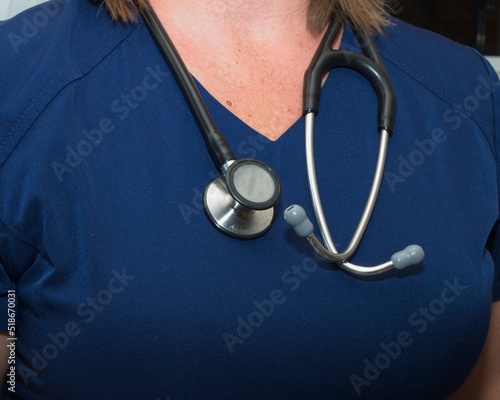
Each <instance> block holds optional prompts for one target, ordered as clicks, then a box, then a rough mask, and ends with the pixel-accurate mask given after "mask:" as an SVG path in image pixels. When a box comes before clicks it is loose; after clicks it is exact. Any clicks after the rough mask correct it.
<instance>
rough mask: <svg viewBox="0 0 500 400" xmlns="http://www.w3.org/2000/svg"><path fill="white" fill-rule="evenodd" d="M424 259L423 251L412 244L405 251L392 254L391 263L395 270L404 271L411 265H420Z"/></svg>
mask: <svg viewBox="0 0 500 400" xmlns="http://www.w3.org/2000/svg"><path fill="white" fill-rule="evenodd" d="M424 257H425V253H424V249H422V247H420V246H419V245H417V244H412V245H410V246H408V247H407V248H406V249H404V250H401V251H398V252H397V253H394V254H393V255H392V257H391V261H392V263H393V264H394V268H396V269H404V268H406V267H409V266H411V265H417V264H420V263H421V262H422V261H423V259H424Z"/></svg>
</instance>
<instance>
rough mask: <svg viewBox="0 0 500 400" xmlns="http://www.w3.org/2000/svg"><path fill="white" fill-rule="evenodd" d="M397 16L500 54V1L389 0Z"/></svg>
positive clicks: (478, 47) (482, 49)
mask: <svg viewBox="0 0 500 400" xmlns="http://www.w3.org/2000/svg"><path fill="white" fill-rule="evenodd" d="M389 4H390V5H391V7H392V9H393V10H394V13H393V14H394V15H395V16H396V17H398V18H401V19H403V20H405V21H408V22H410V23H412V24H414V25H417V26H420V27H423V28H426V29H429V30H432V31H435V32H438V33H440V34H442V35H444V36H447V37H449V38H451V39H453V40H455V41H457V42H460V43H463V44H466V45H469V46H472V47H475V48H476V49H478V50H479V51H480V52H481V53H483V54H485V55H500V27H499V26H500V0H389Z"/></svg>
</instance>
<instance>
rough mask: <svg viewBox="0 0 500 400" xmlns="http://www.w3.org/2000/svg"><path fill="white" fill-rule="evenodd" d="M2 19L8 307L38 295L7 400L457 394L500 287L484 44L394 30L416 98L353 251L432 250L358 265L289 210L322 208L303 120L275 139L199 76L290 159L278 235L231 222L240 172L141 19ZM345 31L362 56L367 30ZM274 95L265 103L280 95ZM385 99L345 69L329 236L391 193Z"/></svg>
mask: <svg viewBox="0 0 500 400" xmlns="http://www.w3.org/2000/svg"><path fill="white" fill-rule="evenodd" d="M64 3H65V2H64V1H62V0H58V1H51V2H49V3H46V4H45V5H42V6H40V7H36V8H33V9H31V10H28V11H26V12H24V13H22V14H20V15H19V16H17V17H16V18H14V19H13V20H10V21H7V22H5V23H2V24H0V38H1V39H0V54H2V57H1V59H0V64H1V67H0V70H1V71H2V73H1V74H0V92H1V93H2V99H1V100H0V101H1V106H0V264H1V266H2V267H3V268H1V269H0V295H1V296H2V300H1V302H0V324H2V325H1V327H0V328H1V329H6V328H7V327H8V325H7V292H8V291H9V290H15V293H16V300H17V309H16V331H17V341H16V362H15V370H16V374H17V375H16V386H15V393H13V392H10V391H5V394H4V397H5V398H7V399H30V400H38V399H72V400H79V399H139V398H140V399H146V400H147V399H151V400H155V399H171V400H177V399H249V400H250V399H252V400H253V399H259V400H260V399H275V400H278V399H306V398H307V399H386V400H388V399H443V398H445V397H446V396H448V395H450V394H451V393H452V392H453V391H454V390H455V389H456V388H457V387H458V386H459V385H460V384H461V382H462V381H463V380H464V379H465V378H466V376H467V375H468V374H469V372H470V370H471V369H472V367H473V365H474V363H475V361H476V360H477V357H478V355H479V353H480V351H481V348H482V346H483V343H484V339H485V337H486V332H487V329H488V323H489V314H490V308H491V303H492V301H493V300H499V299H500V249H499V240H500V236H499V235H500V233H499V228H498V223H497V221H498V215H499V201H498V198H499V191H498V189H499V187H498V176H499V170H498V165H499V164H498V154H500V138H499V129H500V128H499V124H498V121H500V116H499V107H498V104H499V98H498V96H499V93H500V91H499V85H500V84H499V82H498V78H497V77H496V75H495V73H494V72H493V70H492V69H491V67H490V66H489V65H488V64H487V62H486V61H485V60H484V59H483V58H482V57H481V56H480V55H478V54H477V53H476V52H475V51H473V50H471V49H469V48H466V47H463V46H460V45H458V44H455V43H452V42H450V41H448V40H446V39H444V38H442V37H439V36H437V35H435V34H432V33H429V32H425V31H422V30H420V29H417V28H414V27H412V26H409V25H407V24H405V23H403V22H400V21H397V20H394V21H393V22H394V24H393V26H390V27H389V28H387V33H386V35H384V36H379V37H376V38H375V41H376V44H377V47H378V48H379V50H380V52H381V55H382V58H383V61H384V64H385V66H386V69H387V71H388V73H389V75H390V77H391V79H392V82H393V85H394V88H395V90H396V94H397V96H398V113H397V119H396V127H395V131H394V135H393V137H392V138H391V139H390V142H389V150H388V157H387V163H386V172H385V174H384V181H383V184H382V187H381V190H380V195H379V199H378V202H377V204H376V207H375V211H374V214H373V218H372V221H371V222H370V224H369V226H368V229H367V232H366V235H365V237H364V240H363V242H362V244H361V246H360V248H359V250H358V251H357V252H356V254H355V256H354V258H353V261H354V262H357V263H361V264H368V265H370V264H374V263H380V262H383V261H385V260H387V259H388V258H389V257H390V256H391V254H393V253H394V252H396V251H398V250H400V249H402V248H404V247H406V246H407V245H409V244H412V243H417V244H419V245H421V246H422V247H423V248H424V250H425V252H426V258H425V260H424V262H423V263H422V265H420V266H417V267H414V268H411V269H408V270H405V271H399V272H398V271H396V272H391V273H388V274H386V275H383V276H380V277H374V278H365V279H360V278H354V277H351V276H349V275H347V274H345V273H343V272H341V271H340V270H339V269H338V268H336V267H334V266H332V265H330V264H329V263H327V262H325V261H324V260H321V259H320V258H319V257H317V256H315V255H314V253H313V251H312V249H311V248H310V247H309V245H308V244H307V243H306V242H305V240H304V239H301V238H298V237H296V236H295V235H294V233H293V232H292V231H291V230H290V229H289V228H288V227H287V225H286V223H285V222H284V221H283V218H282V214H283V211H284V210H285V208H286V207H288V206H289V205H290V204H294V203H298V204H301V205H302V206H303V207H304V208H305V209H306V210H307V211H308V213H309V214H310V215H311V216H312V215H313V212H312V209H311V202H310V199H309V192H308V184H307V179H306V167H305V157H304V134H303V130H304V123H303V121H302V120H299V121H297V122H296V123H295V124H294V125H293V126H292V127H291V128H290V129H289V130H288V131H287V132H286V133H285V134H284V135H283V136H282V137H281V138H280V139H279V140H277V141H275V142H272V141H270V140H267V139H266V138H264V137H262V136H261V135H259V134H258V133H257V132H255V131H254V130H252V129H251V128H249V127H248V126H247V125H245V124H244V123H243V122H241V121H240V120H239V119H237V118H236V117H235V116H234V115H232V114H231V113H230V112H229V111H228V110H226V108H224V107H223V106H222V105H221V104H219V103H218V102H217V101H216V100H215V99H214V98H212V97H211V96H210V94H209V93H207V92H206V91H205V90H204V88H203V87H202V86H201V85H200V91H201V93H202V95H203V97H204V99H205V101H206V102H207V106H208V109H209V110H210V112H211V113H212V116H213V118H214V120H215V122H216V124H217V126H218V127H219V129H220V131H221V132H223V133H224V135H226V137H227V138H228V141H229V142H230V144H231V146H232V147H233V150H234V152H235V154H236V156H237V157H238V158H244V157H255V158H257V159H260V160H262V161H264V162H266V163H268V164H269V165H270V166H271V167H272V168H273V169H274V170H275V171H276V172H277V173H278V175H279V176H280V178H281V180H282V184H283V196H282V199H281V201H280V204H279V205H278V207H277V218H276V221H275V223H274V225H273V227H272V228H271V230H270V231H269V232H268V233H267V234H266V235H265V236H264V237H262V238H259V239H257V240H253V241H240V240H235V239H232V238H229V237H226V236H224V235H223V234H221V233H219V232H217V231H216V230H215V228H214V227H213V226H212V225H211V223H210V222H209V220H208V219H207V218H206V216H205V215H204V211H203V206H202V194H203V191H204V189H205V187H206V185H207V183H208V182H209V181H210V180H211V179H213V178H214V177H215V176H216V175H217V171H215V169H214V167H213V163H212V160H211V159H210V156H209V155H208V154H207V152H206V149H205V146H204V143H203V140H202V139H201V136H200V134H199V132H198V129H197V127H196V125H195V123H194V121H193V119H192V116H191V114H190V112H189V109H188V107H187V106H186V104H185V102H184V100H183V98H182V95H181V93H180V91H179V89H178V87H177V85H176V84H175V81H174V79H173V78H172V76H171V74H170V72H169V71H168V69H167V67H166V65H165V63H164V61H163V59H162V57H161V55H160V54H159V52H158V50H157V49H156V47H155V45H154V42H153V41H152V39H151V37H150V36H149V34H148V32H147V29H146V28H145V26H144V25H143V23H142V22H141V21H138V22H136V23H131V24H126V25H124V24H120V23H113V22H111V20H110V18H109V16H108V15H107V14H106V12H105V10H103V9H102V8H100V7H98V6H95V5H92V4H91V3H90V2H87V1H83V0H73V1H69V2H67V4H64ZM342 47H343V48H344V49H350V50H353V51H356V52H360V51H361V50H360V46H359V44H358V42H357V41H356V39H355V36H354V34H353V33H352V31H351V30H349V29H348V28H347V29H346V32H345V35H344V38H343V43H342ZM263 101H265V99H263ZM376 120H377V102H376V95H375V93H374V92H373V91H372V89H371V87H370V85H369V83H368V82H367V81H366V80H364V78H363V77H361V76H360V75H358V74H357V73H355V72H352V71H350V70H347V69H339V70H335V71H334V72H332V73H331V74H330V76H329V77H328V80H327V81H326V83H325V85H324V88H323V91H322V94H321V105H320V111H319V114H318V117H317V118H316V136H315V139H316V144H315V146H316V168H317V173H318V180H319V187H320V191H321V194H322V198H323V203H324V206H325V212H326V214H327V218H328V221H330V229H331V231H332V234H333V237H334V239H335V240H336V242H337V243H338V247H339V248H343V247H345V246H346V245H347V243H348V241H349V240H350V237H351V235H352V232H353V230H354V228H355V226H356V224H357V222H358V219H359V217H360V215H361V211H362V208H363V207H364V203H365V200H366V196H367V194H368V190H369V186H370V183H371V179H372V175H373V169H374V166H375V159H376V153H377V149H378V144H379V136H378V133H377V132H376Z"/></svg>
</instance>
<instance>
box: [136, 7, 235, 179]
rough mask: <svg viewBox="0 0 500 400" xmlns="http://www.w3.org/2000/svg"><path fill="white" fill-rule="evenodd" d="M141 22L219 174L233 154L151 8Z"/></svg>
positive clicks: (232, 158) (145, 12)
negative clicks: (163, 60) (188, 110)
mask: <svg viewBox="0 0 500 400" xmlns="http://www.w3.org/2000/svg"><path fill="white" fill-rule="evenodd" d="M143 16H144V21H145V23H146V26H147V27H148V29H149V31H150V33H151V36H152V37H153V39H154V41H155V43H156V45H157V47H158V49H159V50H160V52H161V54H162V56H163V58H164V59H165V61H166V62H167V64H168V66H169V68H170V70H171V71H172V74H173V75H174V78H175V80H176V81H177V84H178V85H179V88H180V89H181V92H182V94H183V95H184V97H185V99H186V102H187V104H188V105H189V108H190V110H191V113H192V115H193V117H194V119H195V121H196V123H197V125H198V127H199V128H200V131H201V133H202V135H203V138H204V140H205V145H206V147H207V150H208V152H209V154H210V156H211V157H212V159H213V160H214V163H215V165H216V166H217V168H219V170H223V168H224V166H225V165H226V164H227V163H228V162H230V161H232V160H235V159H236V157H235V156H234V153H233V151H232V150H231V148H230V147H229V145H228V143H227V141H226V139H225V138H224V136H223V135H222V134H221V133H220V132H219V131H218V130H217V128H216V126H215V123H214V122H213V120H212V117H211V116H210V113H209V112H208V110H207V108H206V106H205V103H204V102H203V99H202V97H201V95H200V92H199V91H198V89H197V88H196V84H195V83H194V80H193V77H192V76H191V74H190V73H189V71H188V70H187V68H186V66H185V64H184V62H183V61H182V59H181V57H180V55H179V53H178V52H177V49H176V48H175V46H174V44H173V43H172V41H171V40H170V37H169V36H168V34H167V32H166V31H165V29H163V26H162V24H161V23H160V21H159V20H158V17H157V16H156V14H155V13H154V11H153V10H151V9H150V8H145V9H144V10H143Z"/></svg>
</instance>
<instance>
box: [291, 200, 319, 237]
mask: <svg viewBox="0 0 500 400" xmlns="http://www.w3.org/2000/svg"><path fill="white" fill-rule="evenodd" d="M284 216H285V221H286V222H287V223H288V225H290V226H292V227H293V229H294V230H295V233H296V234H297V235H299V236H301V237H307V236H309V235H310V234H311V233H312V232H313V230H314V227H313V224H312V222H311V221H310V220H309V218H307V215H306V212H305V211H304V209H303V208H302V207H301V206H299V205H297V204H294V205H292V206H290V207H288V208H287V209H286V210H285V213H284Z"/></svg>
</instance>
